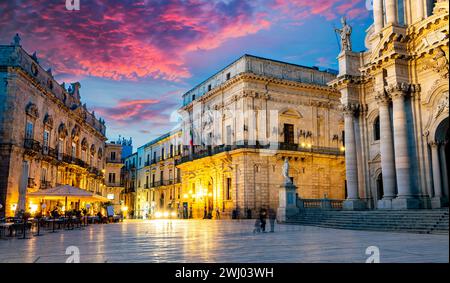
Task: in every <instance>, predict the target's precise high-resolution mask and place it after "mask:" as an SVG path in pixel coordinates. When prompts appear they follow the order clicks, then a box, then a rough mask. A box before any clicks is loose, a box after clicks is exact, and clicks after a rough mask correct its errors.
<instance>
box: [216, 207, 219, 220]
mask: <svg viewBox="0 0 450 283" xmlns="http://www.w3.org/2000/svg"><path fill="white" fill-rule="evenodd" d="M216 219H220V211H219V208H216Z"/></svg>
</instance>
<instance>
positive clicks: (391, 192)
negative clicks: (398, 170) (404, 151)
mask: <svg viewBox="0 0 450 283" xmlns="http://www.w3.org/2000/svg"><path fill="white" fill-rule="evenodd" d="M376 99H377V102H378V107H379V118H380V153H381V172H382V175H383V190H384V195H383V199H381V200H379V201H378V205H377V207H378V208H380V209H390V208H392V199H393V198H395V186H396V180H395V160H394V157H395V155H394V141H393V136H392V127H391V118H390V114H389V103H390V97H389V95H387V93H386V92H384V91H383V92H380V93H379V94H378V95H377V96H376Z"/></svg>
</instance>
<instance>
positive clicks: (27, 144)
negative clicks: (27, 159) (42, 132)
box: [23, 139, 42, 152]
mask: <svg viewBox="0 0 450 283" xmlns="http://www.w3.org/2000/svg"><path fill="white" fill-rule="evenodd" d="M23 147H24V148H25V149H27V150H31V151H34V152H40V151H41V149H42V147H41V143H40V142H38V141H35V140H33V139H25V141H24V143H23Z"/></svg>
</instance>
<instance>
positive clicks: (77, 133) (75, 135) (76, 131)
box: [71, 125, 81, 141]
mask: <svg viewBox="0 0 450 283" xmlns="http://www.w3.org/2000/svg"><path fill="white" fill-rule="evenodd" d="M80 132H81V130H80V127H79V126H78V125H75V127H73V129H72V133H71V138H72V140H74V141H76V140H78V138H79V137H80Z"/></svg>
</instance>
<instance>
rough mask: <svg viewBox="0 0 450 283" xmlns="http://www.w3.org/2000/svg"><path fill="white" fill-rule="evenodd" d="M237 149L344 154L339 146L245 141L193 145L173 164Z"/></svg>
mask: <svg viewBox="0 0 450 283" xmlns="http://www.w3.org/2000/svg"><path fill="white" fill-rule="evenodd" d="M237 149H271V150H287V151H296V152H306V153H318V154H327V155H338V156H344V154H345V153H344V151H342V150H340V149H339V148H330V147H318V146H312V147H302V146H299V145H298V144H291V143H272V144H267V145H262V144H259V143H256V144H248V143H245V142H241V143H236V144H234V145H219V146H214V147H213V146H199V145H195V146H193V149H192V151H193V153H192V156H190V155H185V156H182V157H181V159H179V160H175V164H176V165H179V164H182V163H185V162H188V161H192V160H196V159H200V158H204V157H208V156H212V155H215V154H219V153H222V152H229V151H233V150H237ZM189 151H190V150H189V147H188V146H185V149H184V152H186V153H187V152H189Z"/></svg>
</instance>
